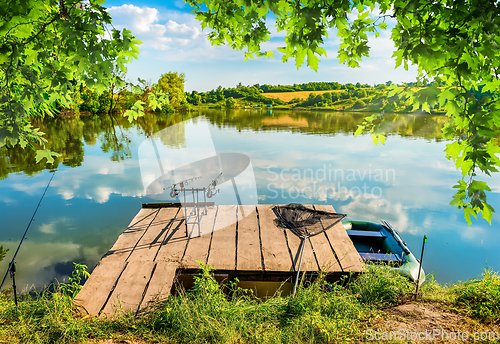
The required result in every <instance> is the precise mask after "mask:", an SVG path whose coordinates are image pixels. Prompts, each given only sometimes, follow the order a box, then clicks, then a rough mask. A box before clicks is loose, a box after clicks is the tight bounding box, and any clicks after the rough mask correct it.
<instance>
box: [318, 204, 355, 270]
mask: <svg viewBox="0 0 500 344" xmlns="http://www.w3.org/2000/svg"><path fill="white" fill-rule="evenodd" d="M314 208H315V209H317V210H323V211H329V212H335V209H333V207H332V206H331V205H315V206H314ZM333 222H334V220H328V219H327V220H324V221H322V224H323V226H325V227H327V226H329V225H330V224H331V223H333ZM325 233H326V235H327V237H328V240H329V241H330V245H331V247H332V249H333V250H334V251H335V254H336V255H337V259H338V260H339V262H340V266H341V267H342V271H344V272H346V271H353V272H360V271H362V270H363V267H364V263H363V261H362V260H361V257H360V256H359V254H358V251H357V250H356V248H355V247H354V244H353V243H352V240H351V239H349V236H348V235H347V233H346V230H345V228H344V225H343V224H342V222H339V223H337V224H336V225H335V226H333V227H332V228H330V229H328V230H327V231H326V232H325Z"/></svg>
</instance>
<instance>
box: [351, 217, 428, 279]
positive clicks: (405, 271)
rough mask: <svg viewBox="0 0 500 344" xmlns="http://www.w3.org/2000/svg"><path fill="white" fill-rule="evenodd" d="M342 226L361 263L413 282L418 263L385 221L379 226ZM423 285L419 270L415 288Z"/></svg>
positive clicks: (352, 223)
mask: <svg viewBox="0 0 500 344" xmlns="http://www.w3.org/2000/svg"><path fill="white" fill-rule="evenodd" d="M343 224H344V228H345V229H346V230H347V234H348V235H349V238H350V239H351V240H352V242H353V243H354V247H356V250H357V251H358V253H359V255H360V256H361V258H362V259H363V260H364V261H365V262H371V263H385V264H387V265H388V266H389V267H390V268H391V269H394V270H396V271H398V272H399V273H401V274H402V275H404V276H407V277H409V278H410V279H411V280H413V281H417V279H418V271H419V267H420V262H419V260H418V259H417V258H415V256H414V255H413V253H411V251H410V249H409V248H408V246H407V245H406V243H405V242H404V241H403V239H402V238H401V236H400V235H399V233H398V232H397V231H396V230H395V229H394V228H393V227H392V226H391V225H390V224H389V223H388V222H387V221H382V223H381V224H378V223H374V222H366V221H346V222H343ZM424 281H425V274H424V270H423V269H422V270H421V272H420V279H419V284H422V283H423V282H424Z"/></svg>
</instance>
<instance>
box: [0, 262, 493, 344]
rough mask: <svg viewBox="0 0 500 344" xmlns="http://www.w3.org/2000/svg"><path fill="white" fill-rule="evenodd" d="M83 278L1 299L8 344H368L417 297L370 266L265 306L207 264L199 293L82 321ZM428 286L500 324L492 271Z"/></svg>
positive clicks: (1, 330) (306, 285)
mask: <svg viewBox="0 0 500 344" xmlns="http://www.w3.org/2000/svg"><path fill="white" fill-rule="evenodd" d="M78 270H79V271H80V273H77V272H76V273H74V274H73V277H74V280H72V281H70V284H64V283H62V284H59V285H56V286H55V287H54V288H53V290H52V291H50V290H49V289H46V290H44V291H43V292H42V293H31V295H30V294H24V295H22V297H21V302H19V306H18V307H16V306H15V304H14V302H13V300H12V299H10V298H6V297H2V298H0V323H1V324H2V326H0V340H1V341H2V342H4V341H5V342H9V343H17V342H21V343H76V342H78V343H80V342H82V343H83V342H99V341H102V340H108V341H109V340H113V341H129V340H130V341H132V342H136V341H138V342H142V341H147V342H150V341H155V342H166V343H171V342H172V343H173V342H175V343H266V344H267V343H283V344H287V343H352V342H362V341H363V340H364V339H365V338H364V336H363V335H364V331H363V328H364V327H365V326H366V325H367V324H368V325H372V323H371V322H370V319H371V317H372V316H373V315H374V314H376V312H378V311H377V308H379V309H380V308H382V307H386V306H387V305H393V304H396V303H397V302H398V300H399V298H400V297H401V296H402V295H406V294H408V290H412V286H411V284H410V283H409V282H408V280H407V279H406V278H404V277H402V276H401V275H399V274H397V273H395V272H393V271H391V270H389V269H387V268H383V267H381V266H370V267H368V269H367V271H366V272H365V273H364V274H361V275H360V276H358V278H355V279H351V280H350V281H348V282H349V283H348V284H345V283H344V284H345V285H342V284H340V283H336V284H330V283H326V281H325V280H324V276H319V277H318V278H316V279H314V280H305V279H303V280H302V281H301V283H300V284H299V288H298V290H297V294H296V296H295V298H292V297H291V296H281V295H280V293H277V294H276V295H274V296H272V297H270V298H267V299H266V300H259V299H257V298H255V297H254V296H253V295H252V293H251V292H248V291H244V290H242V289H241V288H239V287H238V286H237V285H238V282H239V281H238V280H234V281H232V282H230V283H229V284H228V285H226V286H225V285H222V284H219V283H218V282H217V281H216V280H215V277H214V275H213V268H211V267H210V266H208V265H205V264H201V269H200V271H201V272H200V274H199V275H198V276H195V280H194V287H193V288H192V289H190V290H188V291H182V290H181V291H180V293H179V294H178V295H176V296H169V297H168V299H167V300H163V301H162V302H156V303H153V304H152V305H151V307H150V308H148V309H146V310H144V311H141V312H140V313H138V314H135V313H126V314H118V315H115V316H114V317H111V318H104V317H86V316H85V317H82V316H81V314H80V313H79V312H78V308H77V307H76V305H75V304H74V303H73V299H72V295H73V292H74V289H72V287H71V285H72V284H73V283H74V282H76V283H78V282H77V280H78V279H79V276H80V274H81V271H84V269H83V266H80V267H77V268H76V270H75V271H78ZM346 282H347V281H346ZM429 282H431V284H430V285H426V284H428V283H429ZM426 284H424V285H423V286H422V288H421V290H422V294H423V295H422V298H423V300H425V299H426V298H427V297H428V296H429V295H430V293H432V295H435V294H436V293H440V294H446V295H448V296H450V297H451V296H452V295H453V297H454V298H452V299H447V300H446V301H444V302H445V303H450V304H451V305H455V306H457V307H458V309H459V310H460V311H463V312H466V313H468V314H469V315H471V316H473V317H475V318H478V319H481V320H484V321H485V322H491V321H492V322H495V321H498V319H499V307H498V306H499V304H500V299H499V295H500V292H499V278H498V275H497V274H496V273H493V272H491V271H487V272H486V273H485V274H483V277H482V278H481V279H478V280H472V281H467V282H465V283H463V284H457V285H454V286H451V287H441V286H439V285H437V284H436V283H433V281H431V280H428V281H427V282H426ZM68 288H69V289H68ZM67 290H70V292H69V293H67V292H66V291H67ZM225 291H228V293H226V292H225ZM440 302H441V303H442V301H440Z"/></svg>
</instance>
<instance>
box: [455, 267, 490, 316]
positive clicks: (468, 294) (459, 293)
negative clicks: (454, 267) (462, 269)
mask: <svg viewBox="0 0 500 344" xmlns="http://www.w3.org/2000/svg"><path fill="white" fill-rule="evenodd" d="M453 292H454V294H455V295H456V299H455V305H456V306H458V307H459V308H460V309H462V310H463V311H465V312H467V313H468V314H470V315H472V316H473V317H475V318H478V319H481V320H483V321H485V322H498V320H500V277H499V276H498V273H496V272H494V271H491V270H486V271H485V272H484V273H483V275H482V278H480V279H473V280H469V281H466V282H464V283H463V284H459V285H456V286H454V289H453Z"/></svg>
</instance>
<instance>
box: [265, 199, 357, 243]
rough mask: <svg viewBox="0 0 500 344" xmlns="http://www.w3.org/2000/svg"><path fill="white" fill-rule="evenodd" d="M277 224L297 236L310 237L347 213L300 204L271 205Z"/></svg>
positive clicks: (324, 229)
mask: <svg viewBox="0 0 500 344" xmlns="http://www.w3.org/2000/svg"><path fill="white" fill-rule="evenodd" d="M273 211H274V214H275V215H276V217H277V218H276V219H275V220H274V223H275V224H276V225H277V226H281V225H283V226H285V227H287V228H288V229H290V231H292V232H293V233H294V234H295V235H297V236H299V237H310V236H314V235H317V234H319V233H322V232H324V231H326V230H328V229H330V228H331V227H333V226H334V225H335V224H337V223H338V222H340V221H341V220H342V219H343V218H344V217H346V216H347V215H345V214H338V213H333V212H329V211H323V210H314V209H312V208H308V207H306V206H304V205H302V204H295V203H292V204H288V205H284V206H275V207H273Z"/></svg>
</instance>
